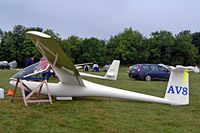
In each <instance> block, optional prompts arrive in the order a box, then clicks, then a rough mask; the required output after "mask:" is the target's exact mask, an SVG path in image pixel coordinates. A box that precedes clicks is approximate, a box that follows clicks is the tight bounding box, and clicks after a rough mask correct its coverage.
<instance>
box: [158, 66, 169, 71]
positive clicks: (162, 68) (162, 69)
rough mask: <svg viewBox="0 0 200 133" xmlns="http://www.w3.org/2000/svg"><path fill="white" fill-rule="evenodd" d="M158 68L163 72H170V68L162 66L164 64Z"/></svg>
mask: <svg viewBox="0 0 200 133" xmlns="http://www.w3.org/2000/svg"><path fill="white" fill-rule="evenodd" d="M158 70H159V71H163V72H168V70H167V69H165V68H164V67H162V66H158Z"/></svg>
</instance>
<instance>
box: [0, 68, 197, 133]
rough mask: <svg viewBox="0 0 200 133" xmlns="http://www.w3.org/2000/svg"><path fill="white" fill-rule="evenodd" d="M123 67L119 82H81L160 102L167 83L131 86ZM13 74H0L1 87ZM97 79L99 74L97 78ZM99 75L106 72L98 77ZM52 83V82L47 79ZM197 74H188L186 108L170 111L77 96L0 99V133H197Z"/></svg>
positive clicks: (6, 85) (159, 106) (150, 105)
mask: <svg viewBox="0 0 200 133" xmlns="http://www.w3.org/2000/svg"><path fill="white" fill-rule="evenodd" d="M127 70H128V68H121V69H120V72H119V78H118V80H117V81H106V80H100V79H92V78H85V79H87V80H90V81H93V82H96V83H101V84H104V85H107V86H113V87H118V88H122V89H127V90H131V91H136V92H141V93H145V94H150V95H155V96H160V97H163V96H164V94H165V90H166V85H167V82H165V81H153V82H145V81H135V80H131V79H129V78H128V76H127ZM14 73H16V71H14V70H0V87H1V88H4V89H5V94H6V92H7V90H8V89H10V88H13V87H12V86H10V85H9V83H8V82H9V80H8V79H9V78H10V77H11V76H12V75H13V74H14ZM95 74H97V73H95ZM98 74H99V75H104V74H105V73H103V72H100V73H98ZM51 81H55V79H51ZM199 86H200V74H190V104H189V105H187V106H171V105H163V104H157V103H147V102H140V101H129V100H122V99H114V98H98V97H81V98H74V99H73V100H72V101H56V100H55V99H54V100H53V104H52V105H50V104H47V103H42V104H40V105H39V106H38V105H37V104H29V105H28V107H25V106H24V104H23V102H22V100H16V101H14V102H11V98H10V97H7V96H6V97H5V99H3V100H0V132H12V133H13V132H19V133H23V132H42V133H43V132H65V133H66V132H69V133H77V132H95V133H96V132H98V133H99V132H100V133H101V132H109V133H110V132H111V133H113V132H114V133H116V132H120V133H127V132H131V133H132V132H145V133H146V132H149V133H155V132H159V133H160V132H169V133H174V132H176V133H177V132H180V133H188V132H199V131H200V88H199Z"/></svg>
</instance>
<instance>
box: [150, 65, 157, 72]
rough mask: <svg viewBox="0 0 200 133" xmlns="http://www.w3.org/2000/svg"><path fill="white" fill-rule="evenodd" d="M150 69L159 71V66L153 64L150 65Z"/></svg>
mask: <svg viewBox="0 0 200 133" xmlns="http://www.w3.org/2000/svg"><path fill="white" fill-rule="evenodd" d="M150 70H152V71H158V67H157V66H155V65H151V66H150Z"/></svg>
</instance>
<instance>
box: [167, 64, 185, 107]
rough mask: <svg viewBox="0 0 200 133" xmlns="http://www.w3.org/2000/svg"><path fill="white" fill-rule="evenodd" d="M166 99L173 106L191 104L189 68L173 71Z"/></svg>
mask: <svg viewBox="0 0 200 133" xmlns="http://www.w3.org/2000/svg"><path fill="white" fill-rule="evenodd" d="M165 99H166V100H167V101H168V102H169V103H171V104H173V105H187V104H189V72H188V69H187V68H185V67H178V68H175V69H172V71H171V74H170V78H169V82H168V85H167V90H166V93H165Z"/></svg>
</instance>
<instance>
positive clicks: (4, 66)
mask: <svg viewBox="0 0 200 133" xmlns="http://www.w3.org/2000/svg"><path fill="white" fill-rule="evenodd" d="M0 69H10V66H9V64H8V61H0Z"/></svg>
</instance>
